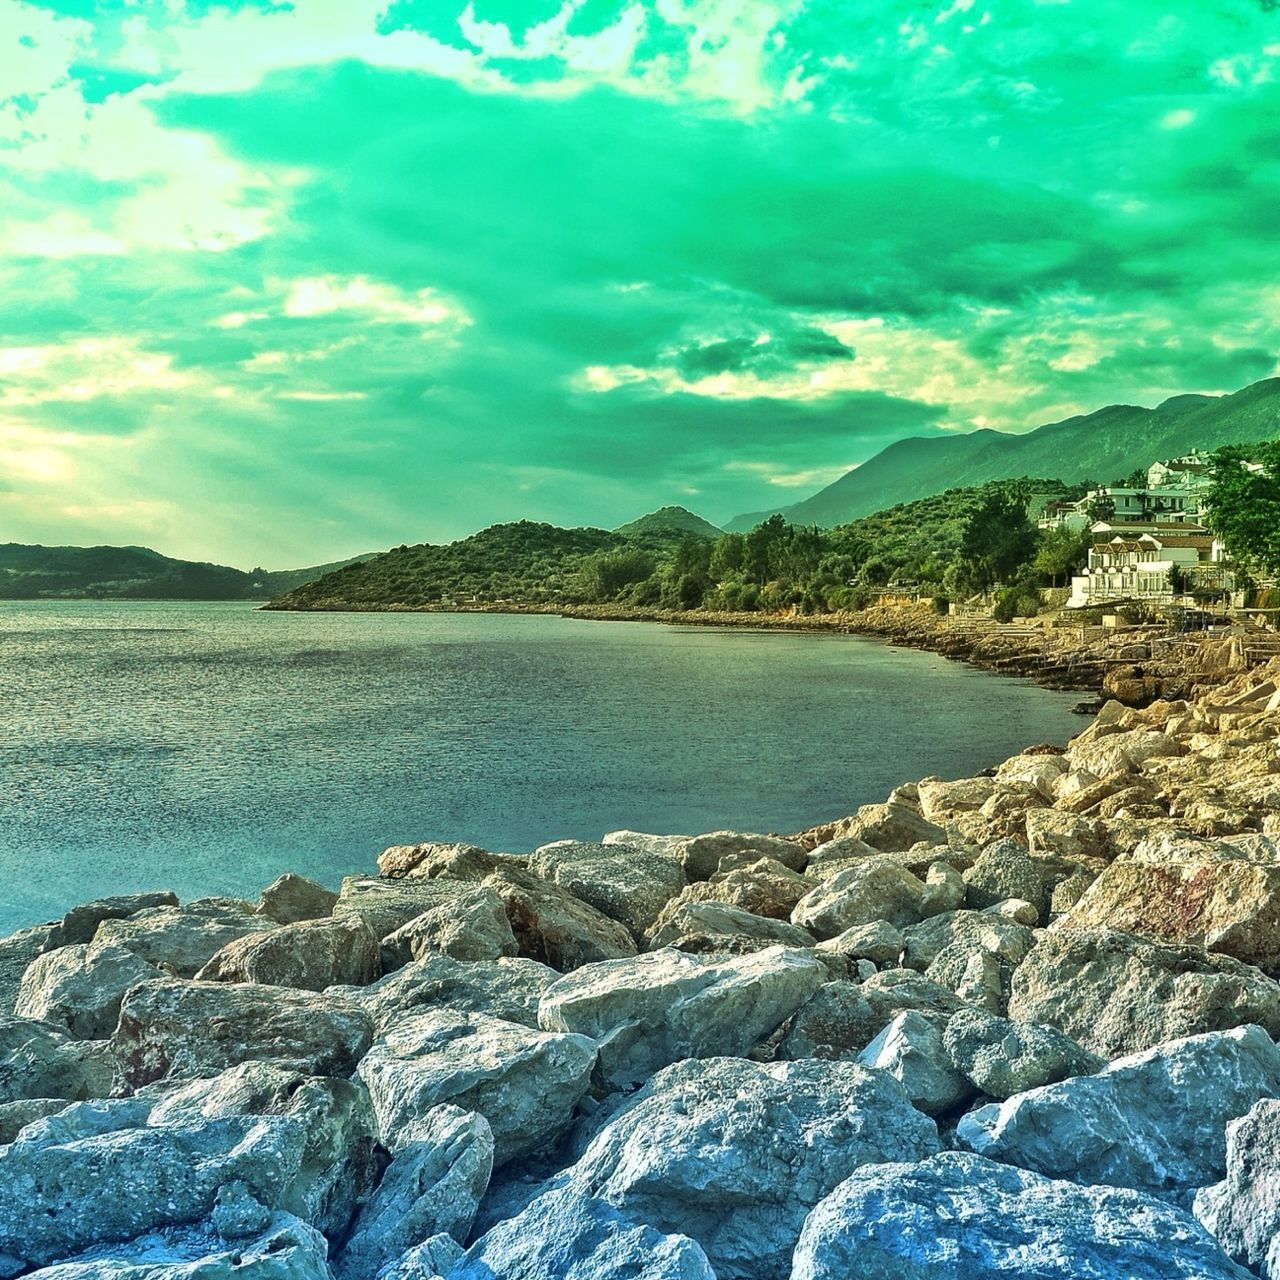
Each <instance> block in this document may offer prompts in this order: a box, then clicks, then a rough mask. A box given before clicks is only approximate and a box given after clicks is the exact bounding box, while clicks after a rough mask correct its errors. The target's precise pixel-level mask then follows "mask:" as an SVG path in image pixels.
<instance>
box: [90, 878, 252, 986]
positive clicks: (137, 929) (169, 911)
mask: <svg viewBox="0 0 1280 1280" xmlns="http://www.w3.org/2000/svg"><path fill="white" fill-rule="evenodd" d="M275 927H276V925H275V922H274V921H273V920H268V919H266V918H265V917H263V916H256V915H254V913H253V909H252V908H251V907H250V906H249V904H248V903H246V902H238V901H236V900H235V899H229V898H206V899H198V900H196V901H195V902H189V903H187V905H186V906H184V907H147V908H145V909H143V910H141V911H135V912H134V913H133V914H132V915H129V916H124V917H119V918H117V917H113V918H110V919H106V920H103V921H102V923H101V924H99V925H98V928H97V931H96V932H95V933H94V935H93V943H94V946H96V947H103V948H105V947H109V946H116V947H123V948H124V949H125V950H126V951H132V952H133V953H134V955H136V956H138V957H139V959H142V960H145V961H146V962H147V963H148V964H150V965H154V966H155V967H156V968H157V969H159V970H161V971H162V972H165V973H173V974H176V975H177V976H178V977H180V978H193V977H195V975H196V974H197V973H198V972H199V971H200V969H202V968H203V967H204V966H205V965H206V964H208V962H209V961H210V960H211V959H212V958H213V957H214V955H216V954H217V952H219V951H221V950H222V948H223V947H225V946H226V945H227V943H229V942H234V941H235V940H236V939H237V938H243V937H246V936H248V935H249V934H255V933H265V932H267V931H268V930H271V929H274V928H275Z"/></svg>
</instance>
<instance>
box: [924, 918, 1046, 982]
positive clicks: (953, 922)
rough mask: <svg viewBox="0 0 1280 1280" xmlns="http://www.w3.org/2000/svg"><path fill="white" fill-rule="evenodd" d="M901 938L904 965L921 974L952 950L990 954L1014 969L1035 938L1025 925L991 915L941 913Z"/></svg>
mask: <svg viewBox="0 0 1280 1280" xmlns="http://www.w3.org/2000/svg"><path fill="white" fill-rule="evenodd" d="M902 936H903V938H904V939H905V940H906V944H907V945H906V951H905V959H904V960H903V963H904V964H906V965H909V966H910V967H911V968H913V969H919V970H921V971H923V970H925V969H928V967H929V966H930V965H931V964H933V962H934V961H935V960H936V959H937V958H938V956H939V955H940V954H941V953H942V952H943V950H945V949H948V948H951V947H960V948H962V949H963V950H965V951H966V952H972V951H990V952H991V953H992V954H993V955H996V956H999V958H1000V959H1001V960H1004V961H1006V962H1007V963H1008V964H1010V965H1016V964H1019V963H1021V961H1022V959H1023V958H1024V957H1025V956H1026V954H1027V952H1028V951H1030V950H1031V946H1032V944H1033V943H1034V941H1035V934H1034V933H1033V932H1032V931H1031V930H1030V929H1028V928H1027V927H1026V925H1022V924H1018V923H1017V922H1016V921H1014V920H1008V919H1006V918H1005V917H1004V916H1002V915H1000V914H998V913H992V912H990V911H949V912H944V913H943V914H941V915H936V916H930V917H929V919H928V920H922V921H921V922H920V923H919V924H915V925H911V926H910V927H909V928H907V929H904V930H903V931H902Z"/></svg>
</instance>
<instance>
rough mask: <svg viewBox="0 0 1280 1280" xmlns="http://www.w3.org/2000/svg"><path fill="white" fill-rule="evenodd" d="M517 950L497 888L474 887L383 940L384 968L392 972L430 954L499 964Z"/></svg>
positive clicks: (402, 926) (425, 912)
mask: <svg viewBox="0 0 1280 1280" xmlns="http://www.w3.org/2000/svg"><path fill="white" fill-rule="evenodd" d="M518 950H519V947H518V946H517V944H516V937H515V934H514V933H512V932H511V923H510V921H509V920H508V919H507V909H506V904H505V903H504V902H503V900H502V899H501V898H500V897H499V896H498V894H497V892H496V891H495V890H493V889H491V888H488V887H487V886H484V885H476V886H475V887H474V888H471V889H468V890H467V891H466V892H465V893H462V894H459V895H458V897H456V898H454V899H453V900H452V901H451V902H447V903H445V904H444V905H443V906H439V907H433V908H432V909H431V910H430V911H424V912H423V913H422V915H420V916H416V917H415V918H414V919H412V920H410V921H409V923H408V924H403V925H401V926H400V928H398V929H397V930H396V931H395V932H394V933H391V934H388V935H387V936H386V937H385V938H384V939H383V941H382V964H383V967H384V968H385V969H387V970H391V969H396V968H399V967H400V966H401V965H403V964H408V963H409V961H410V960H420V959H422V957H423V956H428V955H441V956H451V957H452V958H453V959H454V960H497V959H498V958H499V957H501V956H514V955H515V954H516V953H517V951H518Z"/></svg>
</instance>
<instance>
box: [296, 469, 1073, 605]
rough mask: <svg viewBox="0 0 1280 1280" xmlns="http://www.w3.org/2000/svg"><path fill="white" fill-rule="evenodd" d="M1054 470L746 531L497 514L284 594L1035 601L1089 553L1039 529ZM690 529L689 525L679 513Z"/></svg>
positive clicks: (317, 597) (606, 600)
mask: <svg viewBox="0 0 1280 1280" xmlns="http://www.w3.org/2000/svg"><path fill="white" fill-rule="evenodd" d="M1076 492H1078V489H1077V490H1072V489H1069V488H1068V487H1067V486H1064V485H1062V484H1060V483H1058V482H1056V481H1043V480H1020V481H998V482H992V483H990V484H985V485H981V486H978V487H977V488H972V489H953V490H951V491H949V492H947V493H943V494H938V495H936V496H935V497H931V498H925V499H921V500H920V501H918V502H911V503H906V504H904V505H902V506H899V507H894V508H892V509H890V510H888V511H883V512H879V513H878V514H876V515H874V516H867V517H865V518H864V519H861V520H856V521H854V522H852V523H851V524H847V525H842V526H841V527H839V528H836V529H816V528H811V527H804V526H800V525H792V524H788V523H787V521H786V520H785V519H784V518H783V517H782V516H779V515H775V516H772V517H770V519H768V520H766V521H764V522H763V523H762V524H760V525H758V526H757V527H756V528H754V529H752V530H751V531H750V532H748V533H728V534H723V535H721V536H719V537H710V536H701V535H699V534H689V533H687V532H685V531H684V529H683V528H682V527H681V522H680V521H673V520H672V519H671V518H670V517H669V515H668V516H667V518H665V519H663V520H660V521H659V520H654V521H651V522H646V521H645V520H641V521H636V522H634V523H633V524H631V525H628V526H625V527H624V529H622V530H616V531H614V532H607V531H606V530H603V529H560V528H557V527H555V526H553V525H548V524H536V523H533V522H530V521H521V522H519V523H515V524H505V525H494V526H493V527H492V528H489V529H485V530H483V531H482V532H480V533H477V534H475V535H473V536H472V537H470V538H465V539H463V540H462V541H460V542H455V543H450V544H449V545H447V546H432V545H427V544H424V545H421V546H414V547H409V546H404V547H397V548H396V549H395V550H393V551H390V552H388V553H386V554H385V555H382V556H379V557H377V558H376V559H374V560H371V561H368V562H366V563H364V564H360V565H352V566H349V567H348V568H346V569H343V570H341V571H340V572H338V573H333V574H330V575H328V576H327V577H325V578H322V579H320V580H319V581H318V582H314V583H310V584H308V585H307V586H306V587H303V588H302V589H300V590H298V591H295V592H293V593H291V594H290V595H289V596H287V597H285V598H284V599H283V600H282V601H280V604H281V606H282V607H292V608H326V607H334V606H338V607H341V606H344V605H345V606H347V607H354V608H360V607H371V606H372V607H394V606H403V607H406V608H423V607H432V606H441V607H448V606H449V605H456V604H469V603H477V604H489V603H509V604H608V605H616V606H619V607H635V608H663V609H711V610H724V611H730V612H740V611H747V612H754V611H768V612H776V611H778V610H783V609H797V610H799V611H801V612H804V613H824V612H834V611H839V610H847V609H857V608H862V607H864V606H865V605H866V604H867V603H869V601H870V600H871V599H872V598H873V597H874V595H875V593H876V592H877V591H878V590H879V589H881V588H884V587H889V586H901V587H902V588H903V589H904V590H906V589H909V590H912V591H917V592H923V593H926V594H931V595H936V596H944V595H945V596H952V595H957V596H969V595H972V594H974V593H976V592H982V591H987V590H990V589H991V588H992V587H994V586H996V585H997V584H1005V592H1004V595H1003V596H1002V601H1003V604H1002V608H1006V609H1007V608H1014V607H1016V608H1017V609H1018V610H1019V611H1023V608H1024V607H1025V608H1031V609H1033V608H1034V606H1035V604H1036V603H1037V602H1038V599H1039V596H1038V592H1039V589H1040V588H1041V587H1043V586H1050V585H1057V584H1059V583H1061V582H1063V581H1064V580H1065V578H1066V576H1067V575H1068V574H1069V573H1070V572H1071V571H1072V570H1073V569H1075V568H1077V567H1078V566H1079V565H1080V564H1081V563H1083V560H1084V550H1085V545H1086V543H1085V540H1084V539H1083V538H1082V536H1081V535H1078V534H1057V533H1051V534H1045V533H1041V532H1040V531H1039V530H1038V529H1037V528H1036V526H1035V524H1034V522H1033V521H1032V519H1031V518H1030V516H1029V515H1028V507H1029V505H1030V504H1031V503H1032V500H1033V498H1035V497H1039V498H1041V499H1044V498H1049V497H1062V496H1071V495H1074V494H1075V493H1076ZM685 527H687V522H686V525H685Z"/></svg>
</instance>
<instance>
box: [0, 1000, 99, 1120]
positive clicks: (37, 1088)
mask: <svg viewBox="0 0 1280 1280" xmlns="http://www.w3.org/2000/svg"><path fill="white" fill-rule="evenodd" d="M112 1068H113V1064H112V1060H111V1055H110V1052H109V1051H108V1050H107V1046H106V1045H105V1044H104V1043H102V1042H100V1041H84V1040H73V1039H72V1038H71V1037H70V1036H68V1035H66V1034H65V1033H64V1032H63V1031H62V1030H61V1029H59V1028H58V1027H55V1026H54V1025H52V1024H51V1023H48V1022H35V1021H32V1020H30V1019H24V1018H7V1017H4V1016H0V1103H7V1102H14V1101H17V1100H19V1099H32V1098H49V1099H53V1098H64V1099H69V1100H71V1101H75V1102H78V1101H82V1100H84V1099H86V1098H101V1097H105V1096H106V1095H107V1094H108V1093H110V1092H111V1075H112Z"/></svg>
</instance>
